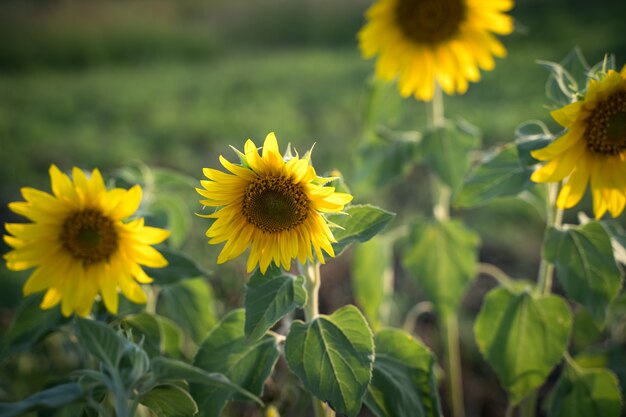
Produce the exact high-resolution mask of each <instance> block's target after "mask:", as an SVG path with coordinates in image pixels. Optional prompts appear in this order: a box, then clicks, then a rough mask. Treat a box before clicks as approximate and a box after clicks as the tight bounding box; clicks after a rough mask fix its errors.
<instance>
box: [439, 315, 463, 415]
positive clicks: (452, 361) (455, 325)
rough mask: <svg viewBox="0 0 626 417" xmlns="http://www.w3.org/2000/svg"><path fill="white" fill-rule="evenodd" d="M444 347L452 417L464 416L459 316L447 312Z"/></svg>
mask: <svg viewBox="0 0 626 417" xmlns="http://www.w3.org/2000/svg"><path fill="white" fill-rule="evenodd" d="M445 326H446V328H445V333H446V334H445V340H444V341H445V348H446V368H447V369H446V371H447V383H448V395H449V396H450V404H451V407H452V416H453V417H464V416H465V409H464V406H463V379H462V374H461V352H460V348H459V318H458V316H457V314H456V313H452V314H449V315H448V317H447V318H446V321H445Z"/></svg>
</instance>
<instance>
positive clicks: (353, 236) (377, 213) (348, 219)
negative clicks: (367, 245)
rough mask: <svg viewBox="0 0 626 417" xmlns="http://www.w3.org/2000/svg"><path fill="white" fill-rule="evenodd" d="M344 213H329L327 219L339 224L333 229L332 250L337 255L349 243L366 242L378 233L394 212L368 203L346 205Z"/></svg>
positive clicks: (391, 218)
mask: <svg viewBox="0 0 626 417" xmlns="http://www.w3.org/2000/svg"><path fill="white" fill-rule="evenodd" d="M344 212H345V214H329V215H328V216H327V218H328V220H329V221H330V222H331V223H333V224H335V225H337V226H339V227H337V228H336V229H335V230H333V235H334V236H335V239H336V240H337V241H336V242H334V243H333V244H332V245H333V250H334V251H335V256H339V254H341V252H343V251H344V249H345V248H347V247H348V246H349V245H350V244H351V243H355V242H366V241H368V240H370V239H371V238H372V237H374V236H376V235H377V234H378V233H380V232H381V231H382V230H383V229H384V228H385V226H387V224H388V223H389V222H390V221H391V220H393V218H394V216H395V214H394V213H391V212H389V211H386V210H383V209H381V208H378V207H374V206H371V205H369V204H363V205H360V204H358V205H353V206H348V207H346V208H345V210H344Z"/></svg>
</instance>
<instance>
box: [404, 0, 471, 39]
mask: <svg viewBox="0 0 626 417" xmlns="http://www.w3.org/2000/svg"><path fill="white" fill-rule="evenodd" d="M466 14H467V8H466V6H465V2H464V1H463V0H398V5H397V7H396V19H397V23H398V25H399V26H400V29H401V30H402V32H403V33H404V35H405V36H406V37H407V38H409V39H411V40H413V41H415V42H417V43H427V44H431V45H435V44H438V43H440V42H444V41H447V40H449V39H451V38H452V37H453V36H454V35H456V34H457V33H458V31H459V27H460V26H461V23H462V22H463V21H464V20H465V17H466Z"/></svg>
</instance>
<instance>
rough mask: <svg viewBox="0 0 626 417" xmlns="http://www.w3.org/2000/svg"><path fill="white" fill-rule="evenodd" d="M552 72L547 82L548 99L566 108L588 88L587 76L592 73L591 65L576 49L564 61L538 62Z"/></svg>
mask: <svg viewBox="0 0 626 417" xmlns="http://www.w3.org/2000/svg"><path fill="white" fill-rule="evenodd" d="M537 63H538V64H539V65H541V66H543V67H545V68H546V69H547V70H548V71H550V76H549V77H548V81H547V82H546V97H548V98H549V99H550V100H552V101H553V102H555V103H556V104H557V105H559V106H565V105H567V104H569V103H571V102H573V101H576V100H577V99H578V97H579V96H580V95H581V94H582V93H583V92H584V91H585V89H586V88H587V76H588V74H589V72H590V69H591V68H590V67H589V64H587V61H586V60H585V57H584V56H583V55H582V52H581V51H580V49H579V48H574V49H573V50H572V51H571V52H570V53H569V54H568V55H567V56H566V57H565V58H564V59H563V61H561V62H559V63H556V62H550V61H541V60H539V61H537Z"/></svg>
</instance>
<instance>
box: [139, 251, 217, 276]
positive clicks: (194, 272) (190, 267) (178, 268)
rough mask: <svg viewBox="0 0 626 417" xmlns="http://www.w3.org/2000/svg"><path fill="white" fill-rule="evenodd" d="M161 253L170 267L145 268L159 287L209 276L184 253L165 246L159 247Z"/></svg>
mask: <svg viewBox="0 0 626 417" xmlns="http://www.w3.org/2000/svg"><path fill="white" fill-rule="evenodd" d="M159 252H161V254H162V255H163V256H164V257H165V259H167V262H168V265H167V266H166V267H165V268H145V269H146V273H147V274H148V276H150V277H151V278H153V279H154V283H155V284H157V285H171V284H175V283H177V282H178V281H181V280H185V279H190V278H197V277H201V276H205V275H208V274H207V273H206V272H205V271H203V270H202V269H201V268H200V267H199V266H198V265H197V264H196V263H195V262H194V261H193V260H192V259H191V258H189V257H188V256H186V255H183V254H182V253H178V252H175V251H172V250H169V249H167V248H166V247H163V246H161V247H159Z"/></svg>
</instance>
